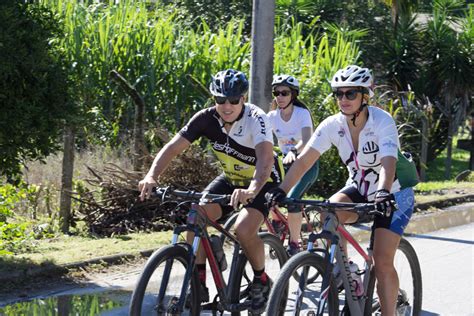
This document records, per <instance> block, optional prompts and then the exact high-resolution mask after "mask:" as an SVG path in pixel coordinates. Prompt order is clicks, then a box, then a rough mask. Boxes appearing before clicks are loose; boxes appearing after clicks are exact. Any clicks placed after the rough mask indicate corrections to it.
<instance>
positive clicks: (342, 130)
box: [337, 128, 346, 137]
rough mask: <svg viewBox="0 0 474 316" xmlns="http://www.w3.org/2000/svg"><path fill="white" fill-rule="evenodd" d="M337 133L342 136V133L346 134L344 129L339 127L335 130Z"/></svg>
mask: <svg viewBox="0 0 474 316" xmlns="http://www.w3.org/2000/svg"><path fill="white" fill-rule="evenodd" d="M337 134H338V135H339V137H344V135H346V131H345V130H344V129H343V128H341V129H340V130H339V131H338V132H337Z"/></svg>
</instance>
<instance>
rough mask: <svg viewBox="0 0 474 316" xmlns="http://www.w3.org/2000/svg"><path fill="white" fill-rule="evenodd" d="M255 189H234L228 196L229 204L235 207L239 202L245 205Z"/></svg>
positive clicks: (251, 198)
mask: <svg viewBox="0 0 474 316" xmlns="http://www.w3.org/2000/svg"><path fill="white" fill-rule="evenodd" d="M256 195H257V194H255V191H253V190H249V189H235V190H234V192H232V195H231V197H230V205H232V207H234V208H237V207H238V206H239V204H242V205H247V204H248V203H250V202H251V201H252V200H253V199H254V198H255V196H256Z"/></svg>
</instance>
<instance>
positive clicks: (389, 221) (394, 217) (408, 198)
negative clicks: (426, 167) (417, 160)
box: [338, 185, 414, 236]
mask: <svg viewBox="0 0 474 316" xmlns="http://www.w3.org/2000/svg"><path fill="white" fill-rule="evenodd" d="M338 193H344V194H345V195H347V196H348V197H349V198H350V199H351V201H352V202H354V203H370V202H372V201H370V202H369V201H368V200H367V199H366V198H365V197H363V196H362V195H361V194H360V192H359V191H358V190H357V188H356V187H354V186H352V185H349V186H346V187H344V188H342V189H341V190H340V191H339V192H338ZM394 197H395V201H396V205H397V206H398V208H397V209H396V210H394V211H393V212H391V214H390V216H389V217H383V216H375V218H374V224H373V225H372V231H375V230H376V229H377V228H386V229H388V230H390V231H392V232H394V233H396V234H398V235H400V236H401V235H402V234H403V231H404V230H405V228H406V226H407V225H408V222H409V221H410V218H411V215H412V213H413V208H414V193H413V189H412V188H406V189H403V190H401V191H398V192H396V193H394ZM370 219H371V218H370V216H367V217H365V218H361V219H359V220H358V221H357V222H358V223H360V222H368V221H370Z"/></svg>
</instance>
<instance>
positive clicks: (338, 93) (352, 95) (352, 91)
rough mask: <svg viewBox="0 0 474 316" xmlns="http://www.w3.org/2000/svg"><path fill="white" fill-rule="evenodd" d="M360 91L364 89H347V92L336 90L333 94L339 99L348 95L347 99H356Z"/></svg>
mask: <svg viewBox="0 0 474 316" xmlns="http://www.w3.org/2000/svg"><path fill="white" fill-rule="evenodd" d="M359 92H362V90H361V89H350V90H347V91H346V92H343V91H341V90H336V91H334V92H333V94H334V96H335V97H336V98H337V99H338V100H342V97H343V96H346V99H347V100H355V98H357V93H359Z"/></svg>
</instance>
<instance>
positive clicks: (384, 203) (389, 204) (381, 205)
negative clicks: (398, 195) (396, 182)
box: [374, 189, 395, 217]
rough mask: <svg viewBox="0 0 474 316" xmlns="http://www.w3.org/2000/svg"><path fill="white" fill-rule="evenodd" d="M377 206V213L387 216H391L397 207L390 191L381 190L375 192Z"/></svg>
mask: <svg viewBox="0 0 474 316" xmlns="http://www.w3.org/2000/svg"><path fill="white" fill-rule="evenodd" d="M374 203H375V206H376V208H377V211H379V212H382V213H383V214H385V216H387V217H388V216H390V214H391V213H392V211H393V210H395V205H394V203H393V200H392V195H391V194H390V192H388V190H385V189H381V190H377V191H376V192H375V201H374Z"/></svg>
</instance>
